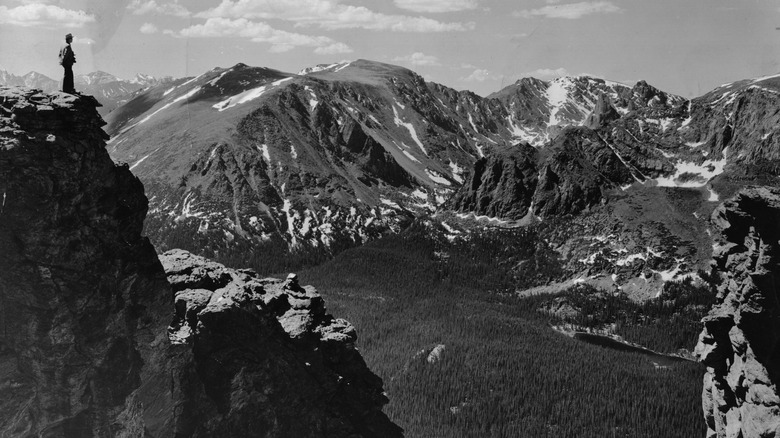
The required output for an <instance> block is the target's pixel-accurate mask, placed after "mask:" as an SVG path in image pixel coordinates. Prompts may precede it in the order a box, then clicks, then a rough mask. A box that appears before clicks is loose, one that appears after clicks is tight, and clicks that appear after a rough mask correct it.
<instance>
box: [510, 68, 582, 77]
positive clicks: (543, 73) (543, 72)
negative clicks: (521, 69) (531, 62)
mask: <svg viewBox="0 0 780 438" xmlns="http://www.w3.org/2000/svg"><path fill="white" fill-rule="evenodd" d="M561 76H571V75H570V74H569V72H568V70H566V69H565V68H563V67H559V68H538V69H536V70H534V71H527V72H525V73H521V74H520V77H521V78H527V77H532V78H536V79H552V78H559V77H561Z"/></svg>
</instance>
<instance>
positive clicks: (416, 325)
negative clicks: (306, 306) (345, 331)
mask: <svg viewBox="0 0 780 438" xmlns="http://www.w3.org/2000/svg"><path fill="white" fill-rule="evenodd" d="M562 274H563V271H562V268H561V267H560V265H559V264H558V262H557V258H556V257H555V254H554V253H553V252H552V251H551V250H550V249H549V248H547V246H546V245H545V244H544V242H543V241H541V239H539V238H538V236H537V235H536V234H535V232H534V231H533V229H528V228H526V229H519V230H518V229H515V230H511V231H500V230H494V231H486V232H484V233H483V232H480V233H475V234H472V236H471V238H470V239H469V240H468V241H458V240H456V241H455V242H449V241H448V240H447V239H446V238H444V237H443V235H442V233H440V232H438V231H437V230H436V229H435V224H433V225H431V224H426V223H424V222H419V223H416V224H414V225H413V226H412V227H410V228H409V229H407V231H406V232H404V233H402V234H401V235H396V236H388V237H385V238H383V239H381V240H379V241H375V242H371V243H369V244H367V245H365V246H362V247H358V248H352V249H349V250H346V251H345V252H343V253H342V254H340V255H338V256H337V257H336V258H335V259H333V260H331V261H329V262H326V263H324V264H322V265H320V266H317V267H313V268H311V269H309V270H306V271H303V272H301V273H300V277H301V281H303V282H304V283H306V284H314V285H315V286H316V287H317V288H318V290H319V291H320V292H321V293H322V294H323V295H324V296H325V300H326V303H327V304H328V307H329V310H330V312H331V313H333V314H334V315H335V316H337V317H343V318H346V319H348V320H349V321H350V322H352V323H353V324H354V325H355V326H356V328H357V330H358V336H359V339H358V348H359V349H360V351H361V354H362V355H363V357H364V358H365V359H366V361H367V363H368V365H369V366H370V367H371V369H372V370H374V371H375V372H376V373H377V374H378V375H379V376H380V377H382V379H383V380H384V384H385V389H386V390H387V393H388V396H389V398H390V403H389V405H388V406H387V407H386V408H385V412H387V414H388V415H389V416H390V418H391V419H393V420H394V421H395V422H397V423H398V424H399V425H401V426H402V427H403V428H404V429H405V431H406V436H407V437H411V438H414V437H425V438H428V437H442V438H443V437H448V438H449V437H454V438H460V437H534V438H538V437H578V438H580V437H594V438H596V437H598V438H602V437H613V436H615V437H647V438H650V437H664V438H675V437H679V438H683V437H684V438H689V437H695V436H703V435H704V433H705V427H704V422H703V420H702V419H701V389H702V388H701V375H702V373H703V369H702V368H701V367H700V365H699V364H696V363H692V362H680V363H676V364H674V365H672V366H671V367H669V368H657V367H655V366H654V365H653V363H652V362H651V361H650V360H649V359H648V357H647V356H643V355H639V354H635V353H626V352H620V351H615V350H611V349H605V348H601V347H598V346H594V345H591V344H588V343H584V342H579V341H577V340H575V339H572V338H570V337H568V336H565V335H562V334H560V333H557V332H555V331H554V330H552V329H551V328H549V326H548V324H549V322H550V319H549V316H547V315H545V314H544V313H542V312H539V307H540V306H541V305H542V304H543V302H544V301H543V300H545V299H549V297H543V296H538V297H533V298H530V299H521V298H518V297H517V296H515V295H514V294H512V293H505V292H507V291H514V288H515V287H516V286H517V285H518V284H526V285H534V284H542V283H546V282H547V281H549V279H555V278H558V276H560V275H562ZM670 293H671V291H670ZM694 295H695V294H694ZM691 299H692V300H694V301H695V300H696V299H698V298H693V297H692V298H691ZM649 311H650V310H647V312H649ZM439 344H442V345H444V346H445V347H444V349H443V350H442V351H441V354H440V356H439V358H438V360H431V361H429V360H428V356H429V353H430V351H431V350H432V349H433V348H434V347H435V346H437V345H439Z"/></svg>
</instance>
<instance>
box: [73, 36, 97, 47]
mask: <svg viewBox="0 0 780 438" xmlns="http://www.w3.org/2000/svg"><path fill="white" fill-rule="evenodd" d="M73 43H74V44H86V45H92V44H95V40H93V39H92V38H87V37H76V38H74V39H73Z"/></svg>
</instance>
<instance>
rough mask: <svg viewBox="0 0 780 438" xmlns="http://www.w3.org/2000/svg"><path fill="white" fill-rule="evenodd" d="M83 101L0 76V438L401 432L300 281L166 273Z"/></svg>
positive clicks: (188, 259)
mask: <svg viewBox="0 0 780 438" xmlns="http://www.w3.org/2000/svg"><path fill="white" fill-rule="evenodd" d="M96 105H97V102H96V101H95V100H94V99H92V98H90V97H88V96H74V95H68V94H64V93H54V94H44V93H42V92H39V91H37V90H28V89H21V88H15V87H10V88H9V87H0V175H2V177H0V191H2V202H1V204H0V248H2V251H0V392H2V395H3V396H2V398H0V436H4V437H5V436H8V437H17V436H45V437H174V436H175V437H222V436H235V437H241V436H247V437H248V436H253V437H256V436H264V437H288V436H303V437H317V436H366V437H368V436H371V437H373V436H380V437H381V436H386V437H392V436H400V435H401V430H400V428H398V427H397V426H395V425H393V424H392V423H391V422H390V421H389V420H388V419H387V417H385V415H384V414H383V413H382V411H381V408H382V406H383V405H384V404H385V403H386V401H387V399H386V397H385V396H384V394H383V390H382V382H381V380H380V379H379V378H378V377H377V376H375V375H374V374H373V373H372V372H371V371H370V370H369V369H368V368H367V367H366V365H365V363H364V362H363V360H362V358H361V356H360V354H359V353H358V352H357V350H356V349H355V348H354V343H355V340H356V335H355V331H354V328H352V326H351V325H350V324H349V323H347V322H346V321H343V320H339V319H334V318H333V317H331V316H330V315H328V314H327V312H326V311H325V307H324V303H323V300H322V298H321V297H320V296H319V295H318V294H317V293H316V292H315V291H314V290H313V289H312V288H310V287H302V286H300V285H299V284H298V283H297V280H296V277H295V276H290V277H288V279H286V280H274V279H264V278H260V277H259V276H257V275H256V274H254V273H253V272H251V271H247V270H231V269H227V268H225V267H223V266H221V265H218V264H215V263H212V262H209V261H207V260H205V259H203V258H200V257H196V256H193V255H190V254H188V253H186V252H182V251H174V252H170V253H168V254H165V255H164V256H163V257H162V261H163V262H164V266H165V268H164V267H163V263H161V262H160V259H158V256H157V254H156V253H155V250H154V248H153V246H152V245H151V244H150V243H149V241H148V239H146V238H145V237H143V236H142V235H141V230H142V228H143V221H144V217H145V215H146V211H147V205H148V204H147V199H146V197H145V195H144V190H143V186H142V185H141V183H140V181H139V180H138V179H137V178H136V177H135V176H133V175H132V173H131V172H130V171H129V170H128V168H127V166H122V165H119V166H117V165H115V164H114V163H113V162H112V161H111V159H110V158H109V156H108V154H107V152H106V151H105V141H104V140H105V138H106V135H105V133H104V132H103V130H102V129H101V127H102V126H103V125H104V123H103V121H102V119H101V118H100V116H99V115H98V113H97V112H96Z"/></svg>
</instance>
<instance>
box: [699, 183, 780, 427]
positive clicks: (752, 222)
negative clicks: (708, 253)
mask: <svg viewBox="0 0 780 438" xmlns="http://www.w3.org/2000/svg"><path fill="white" fill-rule="evenodd" d="M712 221H713V223H714V225H715V226H717V227H718V228H719V229H720V230H721V242H720V243H719V246H717V248H716V250H715V253H714V259H715V260H714V270H715V272H716V273H717V274H718V281H719V285H718V299H717V302H716V305H715V306H714V307H713V309H712V310H711V311H710V313H709V315H708V316H707V317H705V318H704V320H703V322H704V331H703V332H702V334H701V336H700V339H699V345H698V346H697V348H696V354H697V356H698V357H699V359H700V360H701V362H702V363H704V365H706V366H707V373H706V375H705V377H704V392H703V396H702V397H703V408H704V415H705V419H706V421H707V427H708V429H709V432H708V436H711V437H718V438H720V437H735V438H736V437H742V438H759V437H761V438H769V437H778V436H780V396H778V386H777V384H778V381H779V380H778V379H780V292H778V288H777V284H778V281H780V265H779V264H778V263H780V243H779V242H778V241H779V240H780V227H779V226H778V224H780V189H778V188H775V187H772V188H763V187H762V188H749V189H744V190H742V191H741V192H739V193H738V194H737V195H736V196H735V197H734V198H732V199H731V200H729V201H727V202H725V203H723V204H722V205H721V206H720V207H718V209H717V210H715V212H714V213H713V216H712Z"/></svg>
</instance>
